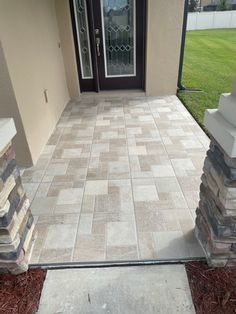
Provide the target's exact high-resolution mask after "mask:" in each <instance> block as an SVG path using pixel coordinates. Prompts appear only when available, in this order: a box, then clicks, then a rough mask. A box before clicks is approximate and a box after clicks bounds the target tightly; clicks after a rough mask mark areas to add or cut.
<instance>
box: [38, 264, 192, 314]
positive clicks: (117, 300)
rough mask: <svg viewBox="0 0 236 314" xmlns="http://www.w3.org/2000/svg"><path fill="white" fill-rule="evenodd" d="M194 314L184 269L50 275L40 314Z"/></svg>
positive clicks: (146, 268) (80, 271)
mask: <svg viewBox="0 0 236 314" xmlns="http://www.w3.org/2000/svg"><path fill="white" fill-rule="evenodd" d="M52 313H60V314H100V313H101V314H108V313H109V314H144V313H147V314H158V313H160V314H176V313H180V314H193V313H195V311H194V306H193V304H192V299H191V293H190V289H189V284H188V279H187V275H186V272H185V267H184V266H183V265H178V266H176V265H173V266H140V267H130V268H128V267H125V268H103V269H71V270H54V271H48V273H47V277H46V281H45V283H44V288H43V291H42V296H41V300H40V307H39V311H38V314H52Z"/></svg>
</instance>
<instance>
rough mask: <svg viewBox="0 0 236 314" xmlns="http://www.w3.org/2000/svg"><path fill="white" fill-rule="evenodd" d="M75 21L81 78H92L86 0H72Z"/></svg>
mask: <svg viewBox="0 0 236 314" xmlns="http://www.w3.org/2000/svg"><path fill="white" fill-rule="evenodd" d="M74 10H75V22H76V31H77V38H78V46H79V47H78V48H79V56H80V68H81V72H82V73H81V74H82V78H83V79H91V78H93V70H92V61H91V50H90V38H89V31H88V19H87V5H86V0H74Z"/></svg>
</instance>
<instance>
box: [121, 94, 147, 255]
mask: <svg viewBox="0 0 236 314" xmlns="http://www.w3.org/2000/svg"><path fill="white" fill-rule="evenodd" d="M145 99H146V97H145ZM126 101H127V102H128V101H129V100H128V98H123V112H124V123H125V134H126V148H127V154H128V160H129V172H130V184H131V193H132V199H133V208H134V222H135V233H136V241H137V253H138V259H140V246H139V237H138V226H137V217H136V206H135V201H134V193H133V177H132V173H131V163H130V155H129V144H128V135H127V124H126V117H125V110H124V109H125V106H124V105H125V102H126Z"/></svg>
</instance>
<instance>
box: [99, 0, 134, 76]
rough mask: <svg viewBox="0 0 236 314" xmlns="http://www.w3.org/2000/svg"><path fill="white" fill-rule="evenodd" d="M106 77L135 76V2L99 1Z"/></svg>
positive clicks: (122, 0)
mask: <svg viewBox="0 0 236 314" xmlns="http://www.w3.org/2000/svg"><path fill="white" fill-rule="evenodd" d="M101 10H102V28H103V48H104V59H105V74H106V77H113V76H135V75H136V73H135V72H136V61H135V51H136V45H135V28H136V25H135V0H101Z"/></svg>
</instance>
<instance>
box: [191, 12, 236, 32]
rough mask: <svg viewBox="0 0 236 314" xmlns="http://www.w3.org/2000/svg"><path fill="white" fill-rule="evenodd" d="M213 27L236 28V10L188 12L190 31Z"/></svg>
mask: <svg viewBox="0 0 236 314" xmlns="http://www.w3.org/2000/svg"><path fill="white" fill-rule="evenodd" d="M213 28H236V11H221V12H217V11H216V12H196V13H189V14H188V23H187V30H188V31H190V30H198V29H213Z"/></svg>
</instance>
